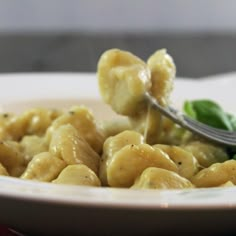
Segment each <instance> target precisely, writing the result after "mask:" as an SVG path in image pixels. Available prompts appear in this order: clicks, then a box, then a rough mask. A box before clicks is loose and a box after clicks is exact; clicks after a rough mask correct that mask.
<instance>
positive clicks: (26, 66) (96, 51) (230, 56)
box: [0, 34, 236, 77]
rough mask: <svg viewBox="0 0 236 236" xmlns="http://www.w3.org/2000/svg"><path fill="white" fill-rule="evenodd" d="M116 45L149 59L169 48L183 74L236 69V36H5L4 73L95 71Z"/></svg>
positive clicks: (0, 53)
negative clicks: (104, 53)
mask: <svg viewBox="0 0 236 236" xmlns="http://www.w3.org/2000/svg"><path fill="white" fill-rule="evenodd" d="M113 47H116V48H120V49H125V50H129V51H131V52H133V53H135V54H136V55H138V56H140V57H141V58H142V59H144V60H145V59H147V57H148V56H149V55H150V54H152V53H153V52H154V51H155V50H156V49H159V48H163V47H164V48H167V49H168V52H169V53H170V54H171V55H172V56H173V58H174V60H175V62H176V65H177V75H178V76H184V77H203V76H208V75H212V74H217V73H225V72H229V71H234V70H236V63H235V61H236V35H207V34H206V35H195V36H193V35H166V36H165V35H160V34H153V35H147V34H145V35H134V34H133V35H127V34H125V35H122V34H119V35H107V34H106V35H97V34H96V35H95V34H94V35H91V34H64V35H61V34H60V35H55V34H52V35H50V34H46V35H45V34H37V35H29V34H27V35H19V34H18V35H12V34H11V35H5V36H4V35H2V36H0V72H32V71H37V72H42V71H73V72H76V71H80V72H95V71H96V64H97V60H98V58H99V56H100V55H101V53H102V52H103V51H104V50H107V49H109V48H113Z"/></svg>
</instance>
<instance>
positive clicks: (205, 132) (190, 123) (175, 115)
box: [145, 93, 236, 146]
mask: <svg viewBox="0 0 236 236" xmlns="http://www.w3.org/2000/svg"><path fill="white" fill-rule="evenodd" d="M145 97H146V99H147V100H148V102H149V103H150V104H151V105H152V106H153V107H154V108H156V109H157V110H159V111H160V112H161V113H162V114H163V115H165V116H166V117H168V118H169V119H171V120H173V121H174V122H175V123H177V124H179V125H180V126H182V127H184V128H186V129H188V130H189V131H191V132H193V133H195V134H197V135H199V136H201V137H203V138H205V139H208V140H209V141H213V142H216V143H218V144H223V145H227V146H236V132H232V131H225V130H222V129H217V128H213V127H211V126H208V125H206V124H203V123H201V122H198V121H196V120H193V119H191V118H189V117H188V116H186V115H184V114H183V113H181V112H180V111H178V110H176V109H174V108H173V107H170V106H167V107H163V106H161V105H160V104H159V103H158V101H157V100H156V99H155V98H154V97H152V96H151V95H150V94H149V93H145Z"/></svg>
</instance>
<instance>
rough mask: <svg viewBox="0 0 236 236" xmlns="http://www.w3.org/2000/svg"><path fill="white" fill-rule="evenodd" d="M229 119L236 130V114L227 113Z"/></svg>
mask: <svg viewBox="0 0 236 236" xmlns="http://www.w3.org/2000/svg"><path fill="white" fill-rule="evenodd" d="M227 116H228V118H229V120H230V123H231V125H232V127H233V130H234V131H236V116H234V115H232V114H227Z"/></svg>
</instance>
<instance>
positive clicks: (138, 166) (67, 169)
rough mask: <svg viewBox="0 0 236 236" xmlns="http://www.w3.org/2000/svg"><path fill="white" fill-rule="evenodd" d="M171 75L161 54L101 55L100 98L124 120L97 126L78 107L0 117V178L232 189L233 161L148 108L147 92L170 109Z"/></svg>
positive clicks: (234, 182)
mask: <svg viewBox="0 0 236 236" xmlns="http://www.w3.org/2000/svg"><path fill="white" fill-rule="evenodd" d="M175 74H176V67H175V63H174V60H173V59H172V57H171V56H170V55H169V54H168V53H167V51H166V50H165V49H161V50H157V51H156V52H154V54H152V55H151V56H150V57H149V58H148V59H147V62H145V61H143V60H142V59H140V58H138V57H137V56H135V55H133V54H132V53H130V52H127V51H122V50H119V49H111V50H108V51H106V52H104V53H103V54H102V55H101V57H100V59H99V61H98V67H97V77H98V86H99V90H100V93H101V97H102V99H103V101H104V102H105V103H107V104H109V105H110V106H111V108H112V109H113V110H114V111H115V112H116V113H117V114H118V115H122V116H123V118H122V119H121V118H120V116H119V118H118V119H117V120H111V121H103V122H100V123H99V122H98V121H97V120H96V119H95V117H94V114H93V112H92V111H91V110H90V109H89V108H88V107H85V106H82V105H81V106H80V105H79V106H73V107H70V108H69V109H67V110H56V109H46V108H33V109H30V110H28V111H25V112H23V113H22V114H19V115H16V114H12V113H3V114H1V115H0V175H2V176H9V177H16V178H21V179H24V180H34V181H43V182H51V183H52V184H66V185H82V186H94V187H116V188H131V189H185V188H188V189H189V188H190V189H191V188H205V187H232V186H234V185H236V160H232V159H230V158H229V155H228V153H227V150H226V148H225V147H223V146H217V145H215V144H213V143H208V142H206V141H205V140H202V139H199V138H198V137H196V136H194V135H192V134H191V132H189V131H186V130H185V129H184V128H182V127H179V126H178V125H177V124H175V123H174V122H173V121H170V120H169V119H168V118H166V117H163V115H162V114H160V113H159V111H157V110H155V109H154V108H153V107H151V106H150V105H149V104H148V102H147V101H146V99H145V94H146V92H148V93H150V94H151V95H152V96H153V97H155V98H156V99H157V101H158V102H159V103H160V104H161V105H162V106H168V105H169V103H170V95H171V91H172V90H173V87H174V79H175ZM104 120H105V119H104Z"/></svg>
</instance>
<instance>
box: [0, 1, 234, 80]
mask: <svg viewBox="0 0 236 236" xmlns="http://www.w3.org/2000/svg"><path fill="white" fill-rule="evenodd" d="M235 8H236V1H235V0H224V1H215V0H198V1H195V0H140V1H136V0H129V1H125V0H120V1H115V0H100V1H87V0H61V1H58V0H48V1H31V0H21V1H19V0H11V1H9V0H2V1H0V72H29V71H30V72H31V71H37V72H38V71H40V72H41V71H80V72H81V71H83V72H85V71H86V72H90V71H92V72H95V71H96V63H97V59H98V58H99V56H100V54H101V53H102V52H103V51H105V50H107V49H109V48H113V47H116V48H121V49H126V50H129V51H131V52H133V53H135V54H137V55H138V56H140V57H141V58H143V59H144V60H145V59H146V58H147V57H148V56H149V55H150V54H152V53H153V52H154V51H155V50H157V49H160V48H167V50H168V51H169V53H170V54H171V55H172V56H173V57H174V60H175V62H176V65H177V71H178V76H186V77H203V76H207V75H212V74H217V73H225V72H231V71H235V70H236V63H235V61H236V43H235V42H236V14H235V10H234V9H235Z"/></svg>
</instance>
